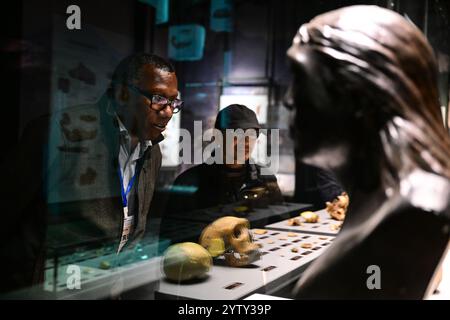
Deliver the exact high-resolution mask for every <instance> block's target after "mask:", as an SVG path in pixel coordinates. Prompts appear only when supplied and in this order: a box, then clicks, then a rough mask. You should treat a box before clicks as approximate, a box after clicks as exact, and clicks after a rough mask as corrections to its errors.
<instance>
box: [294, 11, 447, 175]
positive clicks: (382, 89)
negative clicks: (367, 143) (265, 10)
mask: <svg viewBox="0 0 450 320" xmlns="http://www.w3.org/2000/svg"><path fill="white" fill-rule="evenodd" d="M288 56H289V57H290V58H291V59H292V60H293V62H294V66H295V68H297V69H298V70H301V73H303V77H306V78H304V79H303V80H306V82H309V83H310V86H311V83H312V84H313V85H314V89H313V90H312V91H313V92H307V93H303V95H305V94H306V95H307V97H306V98H307V99H308V100H309V101H310V103H314V104H315V105H316V107H319V108H330V110H333V111H331V112H343V113H352V114H354V115H356V117H358V115H359V116H360V117H362V118H366V120H367V119H369V120H370V121H371V125H373V126H374V128H375V130H376V131H375V132H377V135H378V136H379V143H380V145H381V146H382V152H383V155H382V157H384V161H385V162H386V166H387V167H386V168H385V169H387V170H385V173H388V174H387V175H385V176H384V178H388V179H389V180H390V181H392V179H393V180H394V181H398V175H400V174H402V172H403V171H404V170H407V171H408V172H409V171H410V170H411V169H413V168H416V167H419V168H421V169H423V170H426V171H428V172H433V173H437V174H439V175H443V176H446V177H448V178H450V137H449V135H448V133H447V131H446V130H445V128H444V125H443V121H442V117H441V112H440V108H439V98H438V87H437V66H436V61H435V58H434V53H433V50H432V48H431V47H430V45H429V44H428V42H427V40H426V38H425V37H424V36H423V35H422V33H421V32H420V30H419V29H417V28H416V27H415V26H414V25H413V24H412V23H411V22H409V21H407V20H406V19H404V18H403V17H401V16H400V15H398V14H397V13H395V12H393V11H390V10H387V9H383V8H380V7H376V6H353V7H347V8H344V9H339V10H336V11H332V12H329V13H326V14H323V15H321V16H318V17H316V18H315V19H313V20H312V21H311V22H309V23H307V24H304V25H303V26H302V27H301V28H300V29H299V31H298V33H297V35H296V37H295V38H294V42H293V45H292V47H291V48H290V49H289V51H288ZM293 89H294V90H300V88H293ZM392 182H393V181H392Z"/></svg>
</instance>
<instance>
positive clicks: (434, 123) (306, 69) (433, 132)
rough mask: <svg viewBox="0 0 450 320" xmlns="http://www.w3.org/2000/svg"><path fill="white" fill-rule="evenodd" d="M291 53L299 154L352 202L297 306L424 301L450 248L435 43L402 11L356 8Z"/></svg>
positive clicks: (314, 31)
mask: <svg viewBox="0 0 450 320" xmlns="http://www.w3.org/2000/svg"><path fill="white" fill-rule="evenodd" d="M287 54H288V57H289V59H290V61H291V62H292V69H293V75H294V78H293V81H292V84H291V87H290V90H289V92H288V94H287V96H286V98H287V99H286V104H287V105H288V106H290V107H291V108H292V109H294V110H295V112H296V115H295V118H294V120H293V122H292V124H291V133H292V136H293V138H294V140H295V142H296V156H297V157H298V158H299V159H301V160H302V161H304V162H305V163H307V164H313V165H316V166H318V167H321V168H324V169H328V170H331V171H333V172H334V173H336V175H337V176H338V177H339V180H340V181H341V183H342V184H343V185H344V188H345V190H347V191H348V193H349V195H350V199H351V201H350V207H349V210H348V214H347V218H346V221H345V223H344V226H343V229H342V231H341V233H340V234H339V236H338V237H337V238H336V240H335V241H334V243H333V245H332V246H331V247H330V248H329V249H328V251H326V252H325V253H324V255H322V256H321V257H320V258H319V259H317V260H316V261H315V262H314V263H313V264H312V265H311V266H310V267H309V268H308V269H307V270H306V272H305V273H304V274H303V276H302V277H301V279H300V281H299V283H298V284H297V286H296V288H295V290H294V294H295V297H296V298H306V299H309V298H319V299H320V298H337V299H342V298H350V299H352V298H357V299H365V298H369V299H376V298H381V299H390V298H393V299H422V298H424V297H425V296H426V295H427V294H429V293H430V288H431V286H430V283H431V282H432V280H433V277H434V276H435V273H436V270H437V269H438V267H439V264H440V262H441V259H442V257H443V255H444V253H445V250H446V247H447V244H448V242H449V239H450V238H449V234H450V137H449V135H448V133H447V132H446V130H445V128H444V126H443V125H442V119H441V115H440V111H439V103H438V89H437V82H436V79H437V68H436V61H435V58H434V54H433V51H432V49H431V47H430V45H429V44H428V42H427V40H426V39H425V37H424V36H423V35H422V33H421V32H420V30H419V29H417V28H416V27H415V26H414V25H412V24H411V23H410V22H409V21H407V20H405V19H404V18H402V17H401V16H400V15H398V14H397V13H395V12H393V11H390V10H387V9H383V8H380V7H376V6H352V7H346V8H342V9H339V10H336V11H332V12H328V13H325V14H323V15H320V16H318V17H316V18H314V19H313V20H312V21H311V22H309V23H307V24H304V25H302V26H301V28H300V29H299V31H298V33H297V35H296V36H295V38H294V41H293V44H292V47H291V48H290V49H289V50H288V53H287ZM371 266H375V267H376V268H379V269H378V270H379V273H380V276H381V278H380V279H381V280H380V281H379V284H378V286H375V287H371V286H370V285H369V284H368V282H369V280H368V279H369V278H370V276H371V273H370V270H371V268H372V267H371Z"/></svg>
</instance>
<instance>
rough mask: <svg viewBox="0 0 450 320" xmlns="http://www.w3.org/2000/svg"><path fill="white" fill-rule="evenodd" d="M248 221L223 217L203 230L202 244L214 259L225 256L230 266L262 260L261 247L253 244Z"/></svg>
mask: <svg viewBox="0 0 450 320" xmlns="http://www.w3.org/2000/svg"><path fill="white" fill-rule="evenodd" d="M248 228H249V222H248V220H247V219H242V218H236V217H223V218H220V219H217V220H216V221H214V222H213V223H212V224H210V225H209V226H208V227H206V228H205V230H203V232H202V235H201V236H200V244H201V245H202V246H203V247H205V248H206V249H207V250H208V251H209V252H210V253H211V255H212V256H213V257H217V256H219V255H222V254H223V255H224V256H225V260H226V262H227V264H228V265H230V266H233V267H240V266H245V265H248V264H250V263H252V262H254V261H256V260H258V259H259V258H260V253H259V250H258V249H259V247H258V245H257V244H256V243H254V242H253V239H252V236H251V234H250V230H249V229H248Z"/></svg>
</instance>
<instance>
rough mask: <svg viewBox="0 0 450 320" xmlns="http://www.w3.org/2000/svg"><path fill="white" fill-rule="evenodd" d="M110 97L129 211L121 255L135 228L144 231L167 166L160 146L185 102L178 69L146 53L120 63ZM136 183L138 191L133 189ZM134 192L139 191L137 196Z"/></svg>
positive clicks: (126, 215)
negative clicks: (163, 165) (160, 175)
mask: <svg viewBox="0 0 450 320" xmlns="http://www.w3.org/2000/svg"><path fill="white" fill-rule="evenodd" d="M108 95H109V103H110V104H109V105H108V106H107V109H108V110H107V111H108V112H109V113H110V114H111V111H112V120H113V121H116V124H117V125H118V127H119V132H120V134H119V153H118V163H119V168H120V172H119V173H118V175H119V178H120V182H121V186H122V190H121V196H122V204H123V209H124V223H123V230H122V236H121V241H120V244H119V250H121V249H122V247H123V246H124V245H125V244H126V243H127V241H128V238H129V237H130V236H131V233H132V232H133V229H135V230H134V233H135V236H139V235H141V233H143V231H144V228H145V222H146V217H147V214H148V210H149V206H150V201H151V198H152V196H153V191H154V186H155V182H156V177H157V174H158V171H159V169H160V167H161V151H160V148H159V145H158V143H159V142H160V141H161V140H162V139H163V136H162V134H161V133H162V132H163V131H164V130H165V129H166V126H167V123H168V122H169V121H170V119H171V118H172V115H173V114H174V113H177V112H179V111H180V109H181V107H182V105H183V101H181V100H180V99H178V96H179V92H178V84H177V77H176V75H175V70H174V69H173V67H172V65H171V64H170V63H169V62H167V61H165V60H164V59H162V58H160V57H158V56H156V55H150V54H144V53H143V54H137V55H133V56H131V57H128V58H126V59H124V60H123V61H122V62H121V63H120V65H119V66H118V67H117V69H116V71H115V73H114V75H113V79H112V84H111V88H110V89H109V91H108ZM142 169H144V170H145V169H148V171H149V172H150V173H151V174H150V175H148V174H146V172H147V171H145V172H141V170H142ZM118 171H119V170H118ZM135 184H136V187H137V189H136V188H133V186H134V185H135ZM133 190H134V191H136V190H137V191H138V192H137V197H136V196H134V193H133ZM136 203H137V205H136ZM141 204H143V206H142V205H141ZM131 210H132V211H131ZM135 217H137V218H138V219H136V218H135Z"/></svg>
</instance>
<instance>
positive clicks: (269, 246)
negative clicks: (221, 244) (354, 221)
mask: <svg viewBox="0 0 450 320" xmlns="http://www.w3.org/2000/svg"><path fill="white" fill-rule="evenodd" d="M257 232H258V231H257ZM252 233H253V235H254V240H255V242H256V243H259V244H261V245H262V248H261V254H262V256H261V259H260V260H258V261H256V262H254V263H253V264H251V265H249V266H246V267H241V268H235V267H229V266H226V265H225V264H224V260H215V261H214V266H213V267H212V269H211V270H210V272H209V273H208V275H207V277H206V278H205V279H202V280H200V281H190V282H187V283H174V282H171V281H168V280H167V279H165V278H163V279H162V280H161V283H160V287H159V290H158V291H157V292H156V293H155V297H156V298H157V299H199V300H216V299H219V300H221V299H224V300H237V299H243V298H245V297H247V296H249V295H251V294H254V293H263V294H272V293H274V292H276V291H277V290H279V289H281V288H283V287H285V286H287V285H288V284H289V283H292V282H293V281H296V280H297V279H298V278H299V277H300V275H301V274H302V272H303V271H304V270H305V268H306V267H307V266H308V265H309V264H310V263H311V262H312V261H313V260H314V259H316V258H317V257H318V256H319V255H320V254H322V253H323V252H324V251H325V250H327V249H328V247H329V246H330V245H331V243H332V241H333V240H334V237H333V236H320V235H312V234H307V233H290V232H283V231H272V230H266V233H264V234H256V233H255V229H253V230H252ZM305 244H308V246H307V247H308V248H303V247H302V245H303V246H305ZM294 251H296V252H294Z"/></svg>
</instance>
